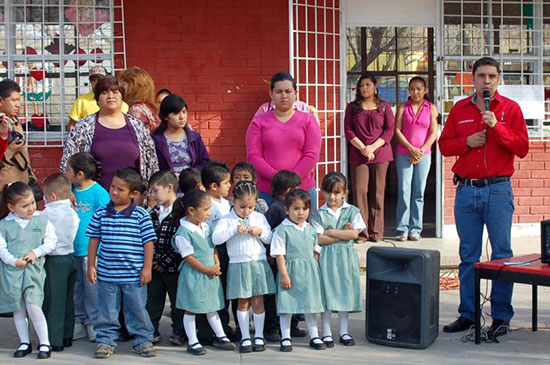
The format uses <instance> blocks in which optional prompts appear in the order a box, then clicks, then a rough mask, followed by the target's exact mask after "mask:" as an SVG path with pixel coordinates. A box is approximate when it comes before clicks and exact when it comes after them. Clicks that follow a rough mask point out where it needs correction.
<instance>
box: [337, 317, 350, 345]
mask: <svg viewBox="0 0 550 365" xmlns="http://www.w3.org/2000/svg"><path fill="white" fill-rule="evenodd" d="M338 320H339V321H340V337H342V336H343V335H348V336H349V328H348V322H349V312H338ZM350 338H351V336H350ZM344 339H345V340H349V338H347V336H346V338H344Z"/></svg>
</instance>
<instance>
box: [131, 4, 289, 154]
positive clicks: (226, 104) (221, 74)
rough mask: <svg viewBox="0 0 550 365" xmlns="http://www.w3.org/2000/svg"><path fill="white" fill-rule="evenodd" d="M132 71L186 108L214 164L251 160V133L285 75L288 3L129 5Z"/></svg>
mask: <svg viewBox="0 0 550 365" xmlns="http://www.w3.org/2000/svg"><path fill="white" fill-rule="evenodd" d="M125 5H126V6H125V14H124V17H125V24H126V27H125V29H126V57H127V65H128V66H139V67H142V68H144V69H146V70H147V71H148V72H149V73H150V74H151V76H152V77H153V79H154V80H155V84H156V87H157V89H160V88H168V89H170V90H171V91H172V92H175V93H178V94H180V95H182V96H183V98H184V99H185V101H186V102H187V103H188V105H189V111H190V115H189V116H190V122H191V125H192V126H193V128H195V129H196V130H198V131H199V132H200V133H201V134H202V137H203V139H204V141H205V143H206V146H207V148H208V150H209V152H210V154H211V156H212V158H215V159H221V160H225V161H227V162H228V163H229V164H233V163H235V162H238V161H242V160H244V159H245V158H246V148H245V144H244V137H245V132H246V128H247V127H248V124H249V122H250V120H251V118H252V116H253V114H254V112H255V111H256V109H257V108H258V106H259V105H260V104H261V103H263V102H265V101H267V100H269V95H268V86H267V84H266V81H267V80H269V79H270V77H271V75H273V74H274V73H275V72H277V71H281V70H288V67H289V58H288V55H289V49H288V47H289V44H288V2H287V1H266V0H239V1H228V0H210V1H203V0H186V1H175V0H158V1H155V2H154V5H152V2H151V1H149V0H132V1H131V2H126V4H125Z"/></svg>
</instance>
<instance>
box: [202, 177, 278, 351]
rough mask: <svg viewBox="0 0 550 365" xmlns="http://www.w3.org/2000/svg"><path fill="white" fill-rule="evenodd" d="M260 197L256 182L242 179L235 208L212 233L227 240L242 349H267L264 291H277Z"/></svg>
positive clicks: (229, 283) (230, 283) (230, 291)
mask: <svg viewBox="0 0 550 365" xmlns="http://www.w3.org/2000/svg"><path fill="white" fill-rule="evenodd" d="M257 199H258V188H257V186H256V184H254V183H253V182H251V181H240V182H239V183H238V184H237V185H235V189H234V190H233V199H232V201H233V210H232V211H231V213H229V214H228V215H226V216H225V217H223V218H222V219H220V220H219V221H218V223H217V224H216V227H215V228H214V233H213V235H212V242H213V243H214V245H221V244H223V243H224V242H227V244H226V245H227V253H228V255H229V269H228V274H227V275H228V279H227V299H235V298H238V299H239V300H238V310H237V320H238V322H239V326H240V328H241V333H242V341H241V348H240V351H241V353H245V352H251V351H264V350H265V340H264V338H263V332H264V321H265V310H264V302H263V295H265V294H272V293H275V291H276V288H275V281H274V280H273V274H272V272H271V269H270V268H269V265H268V263H267V256H266V251H265V247H264V244H269V243H270V241H271V229H270V227H269V223H267V220H266V219H265V217H264V216H263V215H262V214H260V213H258V212H255V211H254V208H255V206H256V202H257ZM250 306H252V310H253V317H254V327H255V330H256V333H255V336H254V344H252V341H251V339H250V329H249V318H250V317H249V313H248V311H249V309H250Z"/></svg>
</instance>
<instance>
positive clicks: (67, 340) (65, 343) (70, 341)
mask: <svg viewBox="0 0 550 365" xmlns="http://www.w3.org/2000/svg"><path fill="white" fill-rule="evenodd" d="M72 345H73V339H72V338H65V339H63V347H71V346H72Z"/></svg>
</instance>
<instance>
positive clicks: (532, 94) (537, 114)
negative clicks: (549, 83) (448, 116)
mask: <svg viewBox="0 0 550 365" xmlns="http://www.w3.org/2000/svg"><path fill="white" fill-rule="evenodd" d="M498 92H499V94H500V95H502V96H505V97H507V98H508V99H512V100H514V101H515V102H516V103H518V104H519V106H520V108H521V111H522V113H523V117H524V118H525V119H544V85H499V87H498ZM464 98H467V96H455V97H454V99H453V101H454V103H455V104H456V102H458V101H459V100H462V99H464Z"/></svg>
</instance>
